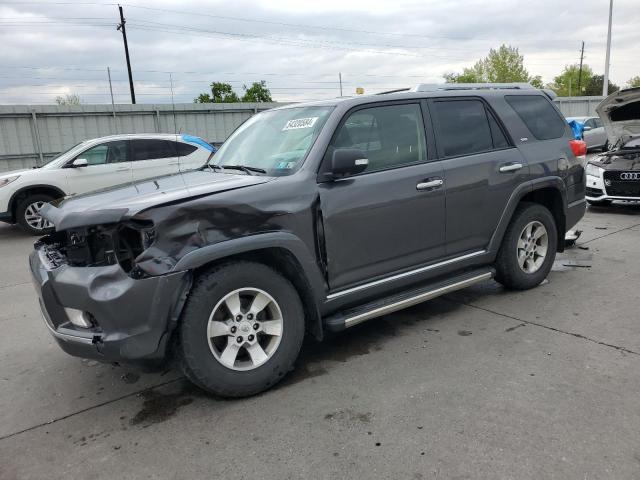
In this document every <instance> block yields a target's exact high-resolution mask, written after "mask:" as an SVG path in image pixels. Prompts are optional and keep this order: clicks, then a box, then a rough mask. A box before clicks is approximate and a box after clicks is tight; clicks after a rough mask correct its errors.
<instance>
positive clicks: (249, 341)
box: [30, 84, 585, 397]
mask: <svg viewBox="0 0 640 480" xmlns="http://www.w3.org/2000/svg"><path fill="white" fill-rule="evenodd" d="M584 150H585V149H584V143H583V142H580V141H576V140H572V135H571V132H570V129H569V126H568V125H567V124H566V122H565V121H564V119H563V117H562V115H561V114H560V112H559V111H558V110H557V109H556V107H555V106H554V105H553V104H552V102H551V101H550V98H549V94H547V93H545V92H543V91H540V90H536V89H533V88H532V87H530V86H529V85H527V84H525V85H522V84H514V85H467V86H460V85H455V86H454V85H437V86H432V85H420V86H418V87H416V88H414V89H412V90H407V91H400V92H393V93H388V94H383V95H373V96H362V97H357V98H349V99H339V100H331V101H323V102H316V103H306V104H295V105H290V106H286V107H282V108H277V109H274V110H269V111H267V112H264V113H261V114H259V115H255V116H254V117H252V118H251V119H249V120H248V121H247V122H245V123H244V124H243V125H241V126H240V127H239V128H238V129H237V130H236V131H235V132H234V133H233V134H232V135H231V137H230V138H229V139H228V140H227V141H226V142H225V143H224V145H223V146H222V147H221V148H220V150H219V151H218V152H217V153H216V155H215V156H214V157H212V159H210V161H209V162H208V163H207V164H206V165H204V166H203V167H202V168H201V169H199V170H195V171H191V172H186V173H181V174H178V175H169V176H164V177H158V178H155V179H152V180H149V181H143V182H139V183H137V184H135V185H128V186H124V187H120V188H115V189H111V190H106V191H100V192H96V193H93V194H89V195H84V196H76V197H71V198H67V199H64V200H62V201H61V202H58V203H57V204H53V205H47V206H45V207H44V208H43V209H42V215H43V216H44V217H45V218H46V219H47V220H49V221H50V222H52V223H53V224H54V225H55V228H56V231H55V232H54V233H52V234H50V235H48V236H45V237H43V238H42V239H40V240H39V241H38V242H37V243H36V245H35V250H34V251H33V253H32V254H31V257H30V263H31V270H32V273H33V278H34V284H35V286H36V290H37V292H38V296H39V299H40V305H41V307H42V313H43V316H44V319H45V322H46V325H47V327H48V328H49V330H50V331H51V333H52V334H53V335H54V337H55V338H56V340H57V341H58V343H59V344H60V346H61V347H62V348H63V349H64V350H65V351H66V352H68V353H70V354H72V355H76V356H80V357H88V358H94V359H98V360H102V361H106V362H128V363H146V364H155V363H158V362H162V361H163V360H175V361H176V362H177V363H178V364H179V365H180V366H181V368H182V369H183V371H184V373H185V374H186V376H187V377H188V378H189V379H191V380H192V381H193V382H194V383H195V384H197V385H199V386H201V387H202V388H204V389H206V390H207V391H209V392H212V393H215V394H218V395H222V396H227V397H239V396H246V395H251V394H255V393H257V392H260V391H262V390H265V389H267V388H269V387H271V386H272V385H274V384H275V383H277V382H278V381H279V380H280V379H282V378H283V377H284V376H285V375H286V374H287V372H288V371H290V370H291V369H292V368H293V365H294V362H295V360H296V358H297V357H298V353H299V351H300V349H301V346H302V342H303V337H304V336H305V334H309V335H311V336H313V337H315V338H316V339H322V337H323V334H324V332H326V331H340V330H343V329H345V328H349V327H352V326H354V325H357V324H359V323H361V322H363V321H365V320H368V319H371V318H374V317H378V316H380V315H383V314H387V313H390V312H393V311H396V310H399V309H402V308H405V307H407V306H410V305H414V304H416V303H419V302H422V301H424V300H427V299H430V298H434V297H436V296H438V295H442V294H445V293H448V292H451V291H454V290H457V289H461V288H464V287H467V286H469V285H472V284H474V283H477V282H481V281H484V280H488V279H490V278H495V279H496V280H497V281H498V282H500V283H502V284H503V285H504V286H505V287H507V288H511V289H528V288H532V287H534V286H536V285H538V284H539V283H540V282H542V280H543V279H544V278H545V277H546V276H547V274H548V273H549V270H550V268H551V265H552V263H553V260H554V257H555V253H556V252H557V251H561V250H562V249H563V247H564V236H565V232H566V231H567V230H568V229H570V228H571V227H573V226H574V225H575V224H576V223H577V222H578V220H580V218H581V217H582V215H583V214H584V211H585V176H584V171H583V167H582V161H581V160H580V159H579V158H577V157H576V154H584ZM327 348H331V347H327Z"/></svg>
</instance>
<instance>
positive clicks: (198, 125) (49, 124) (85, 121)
mask: <svg viewBox="0 0 640 480" xmlns="http://www.w3.org/2000/svg"><path fill="white" fill-rule="evenodd" d="M602 98H603V97H562V98H558V99H556V103H557V104H558V106H559V107H560V110H561V111H562V113H564V114H565V115H566V116H584V115H595V114H596V113H595V108H596V106H597V105H598V103H600V101H601V100H602ZM277 105H280V104H277V103H226V104H222V103H218V104H216V103H213V104H195V103H182V104H176V105H175V110H174V107H173V106H172V105H166V104H165V105H148V104H144V105H116V106H115V115H114V112H113V109H112V107H111V105H77V106H60V105H44V106H32V105H0V172H3V171H7V170H15V169H19V168H30V167H32V166H35V165H39V164H41V163H42V162H44V161H45V160H47V159H49V158H51V157H53V156H54V155H56V154H58V153H59V152H62V151H64V150H66V149H68V148H70V147H72V146H73V145H75V144H76V143H78V142H81V141H83V140H86V139H88V138H96V137H102V136H105V135H112V134H115V133H175V132H179V133H188V134H191V135H197V136H199V137H202V138H204V139H205V140H207V141H209V142H215V143H222V142H224V141H225V140H226V139H227V137H228V136H229V135H230V134H231V132H233V130H234V129H235V128H236V127H237V126H238V125H240V124H241V123H242V122H244V121H245V120H246V119H247V118H249V117H250V116H251V115H254V114H255V113H257V112H259V111H263V110H267V109H269V108H273V107H274V106H277Z"/></svg>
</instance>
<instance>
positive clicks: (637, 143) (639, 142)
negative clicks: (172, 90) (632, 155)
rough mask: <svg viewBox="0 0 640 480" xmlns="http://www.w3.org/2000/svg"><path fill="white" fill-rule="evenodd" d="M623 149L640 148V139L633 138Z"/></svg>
mask: <svg viewBox="0 0 640 480" xmlns="http://www.w3.org/2000/svg"><path fill="white" fill-rule="evenodd" d="M622 148H633V149H637V148H640V137H635V138H632V139H631V140H629V141H628V142H627V143H625V144H624V145H623V147H622Z"/></svg>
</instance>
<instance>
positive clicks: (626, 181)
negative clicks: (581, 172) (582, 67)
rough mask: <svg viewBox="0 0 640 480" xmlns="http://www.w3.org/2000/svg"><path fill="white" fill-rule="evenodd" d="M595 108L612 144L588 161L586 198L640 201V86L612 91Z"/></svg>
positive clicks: (593, 201) (606, 201)
mask: <svg viewBox="0 0 640 480" xmlns="http://www.w3.org/2000/svg"><path fill="white" fill-rule="evenodd" d="M596 110H597V112H598V114H599V115H600V117H601V118H602V123H603V125H604V128H605V130H606V132H607V138H608V141H609V143H610V145H612V148H611V149H610V150H609V151H607V152H604V153H602V154H601V155H598V156H597V157H595V158H593V159H592V160H590V161H589V162H588V163H587V167H586V173H587V194H586V197H587V201H588V202H589V204H591V205H596V206H605V205H609V204H611V202H613V201H614V200H626V201H640V87H637V88H629V89H625V90H619V91H617V92H615V93H612V94H611V95H609V96H608V97H607V98H605V99H604V100H603V101H602V102H601V103H600V105H598V107H597V109H596Z"/></svg>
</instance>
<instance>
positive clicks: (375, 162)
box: [327, 104, 427, 172]
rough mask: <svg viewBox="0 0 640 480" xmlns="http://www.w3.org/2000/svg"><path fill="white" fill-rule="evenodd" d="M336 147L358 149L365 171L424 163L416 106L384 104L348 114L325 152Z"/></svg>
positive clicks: (417, 108)
mask: <svg viewBox="0 0 640 480" xmlns="http://www.w3.org/2000/svg"><path fill="white" fill-rule="evenodd" d="M337 148H356V149H359V150H362V151H363V152H364V153H365V154H366V155H367V158H368V159H369V165H368V167H367V169H366V171H365V172H373V171H376V170H386V169H388V168H394V167H398V166H402V165H408V164H411V163H417V162H423V161H425V160H426V159H427V149H426V140H425V133H424V124H423V122H422V111H421V110H420V105H418V104H409V105H388V106H384V107H372V108H366V109H363V110H358V111H356V112H354V113H352V114H351V115H349V117H348V118H347V120H346V121H345V122H344V124H343V125H342V127H340V130H339V131H338V132H337V134H336V136H335V137H334V140H333V143H332V145H331V147H330V148H329V150H328V152H327V153H328V154H331V153H333V150H335V149H337Z"/></svg>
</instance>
